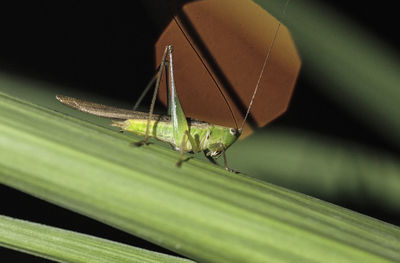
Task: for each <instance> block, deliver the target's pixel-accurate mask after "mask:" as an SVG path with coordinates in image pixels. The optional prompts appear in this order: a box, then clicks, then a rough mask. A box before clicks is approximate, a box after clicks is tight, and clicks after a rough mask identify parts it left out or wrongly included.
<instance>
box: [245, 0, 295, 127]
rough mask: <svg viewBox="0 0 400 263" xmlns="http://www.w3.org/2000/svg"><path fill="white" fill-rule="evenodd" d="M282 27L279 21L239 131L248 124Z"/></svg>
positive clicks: (284, 11) (284, 14)
mask: <svg viewBox="0 0 400 263" xmlns="http://www.w3.org/2000/svg"><path fill="white" fill-rule="evenodd" d="M289 2H290V0H287V1H286V4H285V6H284V8H283V11H282V20H283V19H284V18H285V16H286V9H287V7H288V4H289ZM281 25H282V23H281V22H280V21H279V24H278V27H277V29H276V31H275V35H274V38H273V39H272V41H271V45H270V47H269V49H268V52H267V55H266V56H265V59H264V64H263V66H262V69H261V72H260V75H259V76H258V80H257V84H256V87H255V88H254V92H253V96H252V97H251V100H250V103H249V107H248V108H247V112H246V115H245V116H244V119H243V122H242V125H241V126H240V129H239V130H242V129H243V126H244V124H245V123H246V120H247V118H248V117H249V114H250V109H251V107H252V106H253V102H254V99H255V97H256V94H257V91H258V88H259V86H260V83H261V79H262V77H263V73H264V70H265V68H266V67H267V63H268V61H269V58H270V57H271V53H272V48H273V47H274V44H275V41H276V39H277V37H278V33H279V29H280V28H281Z"/></svg>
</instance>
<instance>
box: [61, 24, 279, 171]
mask: <svg viewBox="0 0 400 263" xmlns="http://www.w3.org/2000/svg"><path fill="white" fill-rule="evenodd" d="M280 25H281V24H280V23H279V25H278V28H277V30H276V32H275V35H274V38H273V40H272V42H271V45H270V48H269V49H268V52H267V55H266V57H265V60H264V65H263V67H262V70H261V73H260V75H259V78H258V82H257V85H256V87H255V89H254V92H253V96H252V98H251V101H250V104H249V106H248V109H247V112H246V115H245V117H244V120H243V122H242V125H241V127H240V128H238V127H236V128H232V127H224V126H219V125H214V124H210V123H207V122H203V121H199V120H194V119H190V118H187V117H186V116H185V114H184V111H183V109H182V107H181V104H180V101H179V98H178V94H177V91H176V87H175V81H174V68H173V47H172V46H171V45H168V46H167V47H166V48H165V51H164V55H163V58H162V62H161V65H160V67H159V70H158V72H157V73H156V75H155V76H154V78H153V79H152V81H151V82H150V83H149V85H148V86H147V88H146V89H145V91H144V93H145V92H147V90H148V89H149V88H150V87H151V85H153V83H154V81H156V84H155V91H154V95H153V99H152V103H151V107H150V112H149V113H145V112H139V111H135V110H125V109H120V108H115V107H110V106H106V105H101V104H97V103H93V102H88V101H83V100H80V99H76V98H71V97H66V96H60V95H57V96H56V98H57V99H58V100H59V101H60V102H61V103H63V104H65V105H67V106H70V107H72V108H75V109H78V110H80V111H83V112H87V113H89V114H93V115H97V116H101V117H106V118H111V119H117V120H114V121H113V124H112V126H117V127H119V128H120V129H121V131H129V132H133V133H135V134H138V135H141V136H144V139H143V140H142V141H140V142H138V143H135V144H136V145H142V144H147V141H148V138H149V137H153V138H155V139H157V140H160V141H164V142H167V143H169V144H171V145H172V146H173V147H174V149H175V150H179V151H180V157H179V160H178V162H177V166H180V165H181V164H182V160H183V153H184V152H193V153H198V152H201V151H203V152H204V153H205V155H206V157H207V158H208V159H210V160H211V161H213V162H215V161H214V159H216V158H218V157H219V156H221V155H222V156H223V157H224V164H225V169H226V170H228V171H233V170H231V169H230V168H229V167H228V164H227V158H226V154H225V152H226V150H227V149H228V148H229V147H230V146H231V145H232V144H233V143H234V142H235V141H236V140H237V139H238V138H239V137H240V135H241V133H242V128H243V126H244V124H245V122H246V119H247V117H248V116H249V112H250V109H251V106H252V104H253V101H254V98H255V96H256V93H257V90H258V87H259V84H260V80H261V77H262V74H263V72H264V70H265V67H266V65H267V62H268V60H269V57H270V54H271V50H272V47H273V45H274V42H275V40H276V38H277V34H278V31H279V27H280ZM167 56H168V59H167ZM166 67H167V68H168V69H169V70H168V78H167V79H168V83H167V87H168V90H169V97H168V102H169V103H168V112H169V114H170V116H167V115H156V114H153V109H154V104H155V99H156V95H157V92H158V88H159V85H160V81H161V77H162V74H163V71H164V68H166ZM140 100H141V99H139V101H138V102H140ZM137 104H138V103H136V105H137ZM135 107H136V106H135ZM150 131H151V132H150Z"/></svg>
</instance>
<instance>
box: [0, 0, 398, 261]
mask: <svg viewBox="0 0 400 263" xmlns="http://www.w3.org/2000/svg"><path fill="white" fill-rule="evenodd" d="M324 2H326V3H327V4H328V5H330V6H331V8H333V9H335V10H336V11H337V12H339V13H342V14H344V15H345V16H347V17H349V18H350V19H352V20H353V21H354V22H355V23H356V24H358V25H360V26H361V27H363V28H364V29H365V30H366V31H369V32H371V33H372V34H373V35H375V36H376V37H377V38H379V39H381V40H382V41H384V42H386V43H387V44H388V45H390V46H392V47H393V48H394V49H395V48H396V47H397V46H398V45H399V39H398V38H397V34H398V29H397V24H398V23H397V12H398V10H396V8H394V7H393V6H392V5H393V3H392V2H391V1H380V2H379V5H377V3H376V2H371V3H369V2H364V1H363V2H359V1H346V2H343V3H341V2H338V1H324ZM147 12H148V10H146V9H145V8H144V7H143V6H142V5H141V2H140V1H71V0H70V1H63V0H59V1H8V2H7V1H5V2H4V1H3V2H2V3H1V4H0V14H1V15H0V29H1V30H0V33H1V39H0V71H2V72H8V73H11V74H14V75H22V76H26V77H31V78H35V79H39V80H45V81H49V82H51V83H55V84H60V85H65V86H73V87H75V88H77V89H80V90H85V91H89V92H95V93H98V94H101V95H103V96H107V97H113V98H115V99H121V100H129V101H133V100H132V99H129V98H135V97H137V89H136V88H135V87H139V89H142V87H144V86H145V85H146V84H147V81H148V80H149V79H150V78H151V76H152V74H153V68H154V65H153V61H154V58H153V44H154V42H155V40H156V39H157V36H158V35H157V34H158V33H159V31H160V28H157V27H156V26H155V25H153V23H152V21H151V19H150V18H149V16H148V13H147ZM313 85H314V84H313V81H312V79H309V78H307V77H305V76H304V74H300V77H299V80H298V85H297V88H296V90H295V93H294V97H293V99H292V102H291V106H290V108H289V111H288V112H287V113H286V114H285V115H284V116H282V118H280V119H279V120H277V121H276V122H275V123H278V124H279V125H285V126H295V127H298V128H301V129H305V130H313V131H314V132H320V133H323V134H328V135H333V136H336V137H340V138H346V139H349V140H353V141H357V142H359V143H361V144H364V145H367V146H370V147H374V148H378V149H384V150H386V151H390V152H393V153H395V154H399V152H398V149H396V148H394V147H392V146H391V144H390V142H388V141H385V139H383V138H382V137H380V136H379V135H378V134H375V132H374V131H373V130H371V129H369V128H368V127H366V126H365V125H363V124H362V123H360V122H358V121H357V120H356V119H353V118H352V115H351V114H349V112H346V111H344V110H342V109H341V108H339V107H338V106H337V105H336V104H335V103H334V102H333V101H331V100H330V99H329V98H326V97H324V96H323V94H320V93H319V91H318V90H317V89H316V88H314V87H313ZM311 101H312V102H313V104H314V106H313V108H315V107H317V108H318V109H319V110H318V111H315V110H314V109H313V108H311V107H310V102H311ZM293 109H296V111H294V110H293ZM0 114H1V113H0ZM338 122H341V123H342V125H335V123H338ZM0 202H1V205H0V214H3V215H8V216H11V217H16V218H20V219H27V220H30V221H33V222H39V223H43V224H46V225H51V226H56V227H60V228H64V229H70V230H75V231H78V232H84V233H88V234H91V235H95V236H98V237H104V238H107V239H111V240H116V241H120V242H124V243H127V244H132V245H134V246H141V247H144V248H148V249H153V250H157V251H161V252H164V253H171V252H166V251H165V250H164V249H162V248H159V247H157V246H155V245H152V244H150V243H148V242H146V241H143V240H141V239H138V238H135V237H133V236H131V235H128V234H126V233H123V232H121V231H118V230H115V229H113V228H111V227H108V226H106V225H104V224H102V223H98V222H96V221H94V220H91V219H89V218H86V217H84V216H81V215H78V214H75V213H73V212H71V211H68V210H65V209H63V208H60V207H57V206H54V205H52V204H49V203H47V202H44V201H41V200H39V199H35V198H32V197H31V196H29V195H26V194H24V193H21V192H19V191H17V190H14V189H11V188H8V187H6V186H2V185H0ZM340 205H343V206H345V207H348V208H350V209H353V210H356V211H360V212H362V213H364V214H368V215H371V216H373V217H376V218H379V219H382V220H384V221H387V222H392V223H395V224H398V223H399V222H400V218H399V215H393V214H388V213H385V211H382V210H381V209H379V207H373V206H372V207H362V208H360V207H354V206H353V205H352V204H351V201H343V203H341V204H340ZM82 226H83V227H82ZM0 258H1V259H2V260H3V259H5V258H10V261H12V262H23V261H26V262H49V261H47V260H44V259H40V258H36V257H33V256H29V255H26V254H22V253H19V252H15V251H12V250H8V249H3V248H0Z"/></svg>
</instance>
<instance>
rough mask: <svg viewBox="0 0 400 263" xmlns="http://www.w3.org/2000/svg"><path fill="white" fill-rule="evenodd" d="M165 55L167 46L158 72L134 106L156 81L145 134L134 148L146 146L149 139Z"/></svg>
mask: <svg viewBox="0 0 400 263" xmlns="http://www.w3.org/2000/svg"><path fill="white" fill-rule="evenodd" d="M167 54H168V46H167V47H166V48H165V51H164V55H163V57H162V60H161V64H160V68H159V70H158V72H157V73H156V75H155V76H154V77H153V79H152V80H151V81H150V83H149V84H148V85H147V87H146V88H145V90H144V92H143V93H142V95H141V97H140V98H139V100H138V101H137V102H136V104H135V107H137V106H138V105H139V103H140V102H141V100H142V99H143V98H142V96H143V97H144V95H145V94H146V93H147V91H148V90H149V89H150V87H151V85H152V84H153V83H154V80H155V79H156V85H155V88H154V93H153V97H152V99H151V105H150V111H149V116H148V119H147V125H146V133H145V135H144V138H143V140H141V141H139V142H135V143H133V145H135V146H142V145H144V144H146V145H147V144H148V142H147V141H148V139H149V137H150V136H149V133H150V120H151V119H152V116H153V111H154V105H155V103H156V98H157V93H158V90H159V87H160V82H161V77H162V74H163V71H164V68H165V67H166V66H167Z"/></svg>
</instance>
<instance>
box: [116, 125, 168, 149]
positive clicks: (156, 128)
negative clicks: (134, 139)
mask: <svg viewBox="0 0 400 263" xmlns="http://www.w3.org/2000/svg"><path fill="white" fill-rule="evenodd" d="M112 126H117V127H120V128H121V130H124V131H129V132H133V133H135V134H137V135H140V136H144V135H145V134H146V128H147V119H130V120H125V121H114V122H113V124H112ZM149 136H150V137H153V138H155V139H157V140H160V141H163V142H168V143H171V144H174V138H173V135H172V125H171V122H165V121H156V120H150V123H149Z"/></svg>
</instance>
